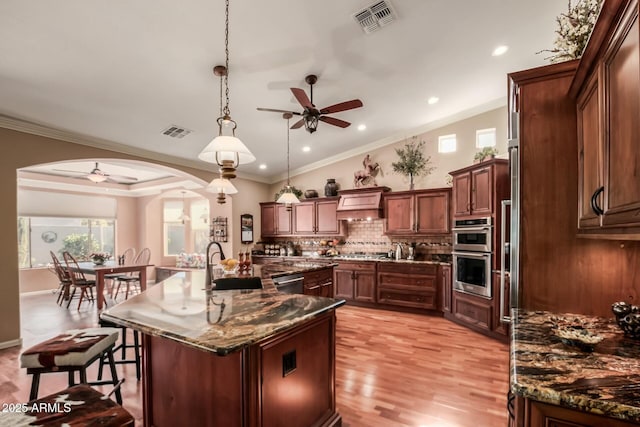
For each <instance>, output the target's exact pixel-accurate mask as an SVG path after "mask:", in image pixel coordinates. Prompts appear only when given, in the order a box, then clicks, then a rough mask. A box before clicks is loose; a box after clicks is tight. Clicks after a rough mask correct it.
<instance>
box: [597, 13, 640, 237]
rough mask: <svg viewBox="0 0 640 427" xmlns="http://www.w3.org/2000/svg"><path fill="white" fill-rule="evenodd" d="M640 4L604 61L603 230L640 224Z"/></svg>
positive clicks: (619, 30)
mask: <svg viewBox="0 0 640 427" xmlns="http://www.w3.org/2000/svg"><path fill="white" fill-rule="evenodd" d="M639 51H640V44H639V40H638V5H637V4H635V5H634V6H633V7H629V8H628V9H627V12H626V15H625V16H624V17H623V19H622V20H621V23H620V25H619V26H618V28H617V29H616V33H615V34H614V37H613V40H612V42H611V43H610V48H609V50H608V51H607V52H606V54H605V57H604V74H605V76H604V82H606V86H605V88H604V94H605V102H604V104H605V106H606V107H607V109H606V110H605V123H606V132H605V135H606V136H608V138H606V137H605V141H604V165H605V167H604V187H605V189H604V206H603V209H604V214H603V217H602V225H603V227H607V226H630V225H639V224H640V180H639V177H638V175H639V173H640V172H639V169H640V166H639V165H640V149H638V140H639V139H640V96H638V94H639V93H640V60H639Z"/></svg>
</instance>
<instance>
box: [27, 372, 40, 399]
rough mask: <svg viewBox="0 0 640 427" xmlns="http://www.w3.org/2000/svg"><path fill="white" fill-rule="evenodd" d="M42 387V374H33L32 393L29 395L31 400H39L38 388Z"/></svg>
mask: <svg viewBox="0 0 640 427" xmlns="http://www.w3.org/2000/svg"><path fill="white" fill-rule="evenodd" d="M39 386H40V373H39V372H36V373H34V374H33V378H32V380H31V393H29V400H36V399H37V398H38V387H39Z"/></svg>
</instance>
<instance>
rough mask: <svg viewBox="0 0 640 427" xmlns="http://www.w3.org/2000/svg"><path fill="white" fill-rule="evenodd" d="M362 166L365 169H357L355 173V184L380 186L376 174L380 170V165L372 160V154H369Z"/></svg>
mask: <svg viewBox="0 0 640 427" xmlns="http://www.w3.org/2000/svg"><path fill="white" fill-rule="evenodd" d="M362 166H364V169H361V170H359V171H356V172H355V173H354V174H353V186H354V187H356V188H359V187H368V186H374V187H376V186H378V183H377V182H376V176H377V175H378V172H379V171H380V165H379V164H378V163H377V162H376V163H373V161H372V160H371V156H369V154H367V155H366V157H365V158H364V160H363V161H362Z"/></svg>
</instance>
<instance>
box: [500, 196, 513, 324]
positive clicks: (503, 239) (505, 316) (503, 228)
mask: <svg viewBox="0 0 640 427" xmlns="http://www.w3.org/2000/svg"><path fill="white" fill-rule="evenodd" d="M507 206H511V200H503V201H502V202H501V212H500V213H501V215H502V218H500V321H501V322H502V323H511V317H510V316H509V313H505V310H504V303H505V292H504V282H505V272H506V269H505V262H504V248H505V246H506V244H507V236H506V232H507Z"/></svg>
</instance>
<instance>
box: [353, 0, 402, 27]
mask: <svg viewBox="0 0 640 427" xmlns="http://www.w3.org/2000/svg"><path fill="white" fill-rule="evenodd" d="M353 17H354V19H355V20H356V21H357V22H358V24H360V27H361V28H362V30H363V31H364V32H365V33H366V34H371V33H373V32H374V31H377V30H379V29H380V28H382V27H384V26H385V25H389V24H390V23H392V22H393V21H395V20H396V14H395V12H394V11H393V9H392V8H391V4H390V3H389V2H388V1H386V0H383V1H379V2H376V3H374V4H372V5H371V6H369V7H367V8H366V9H363V10H361V11H359V12H357V13H355V14H354V15H353Z"/></svg>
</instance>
